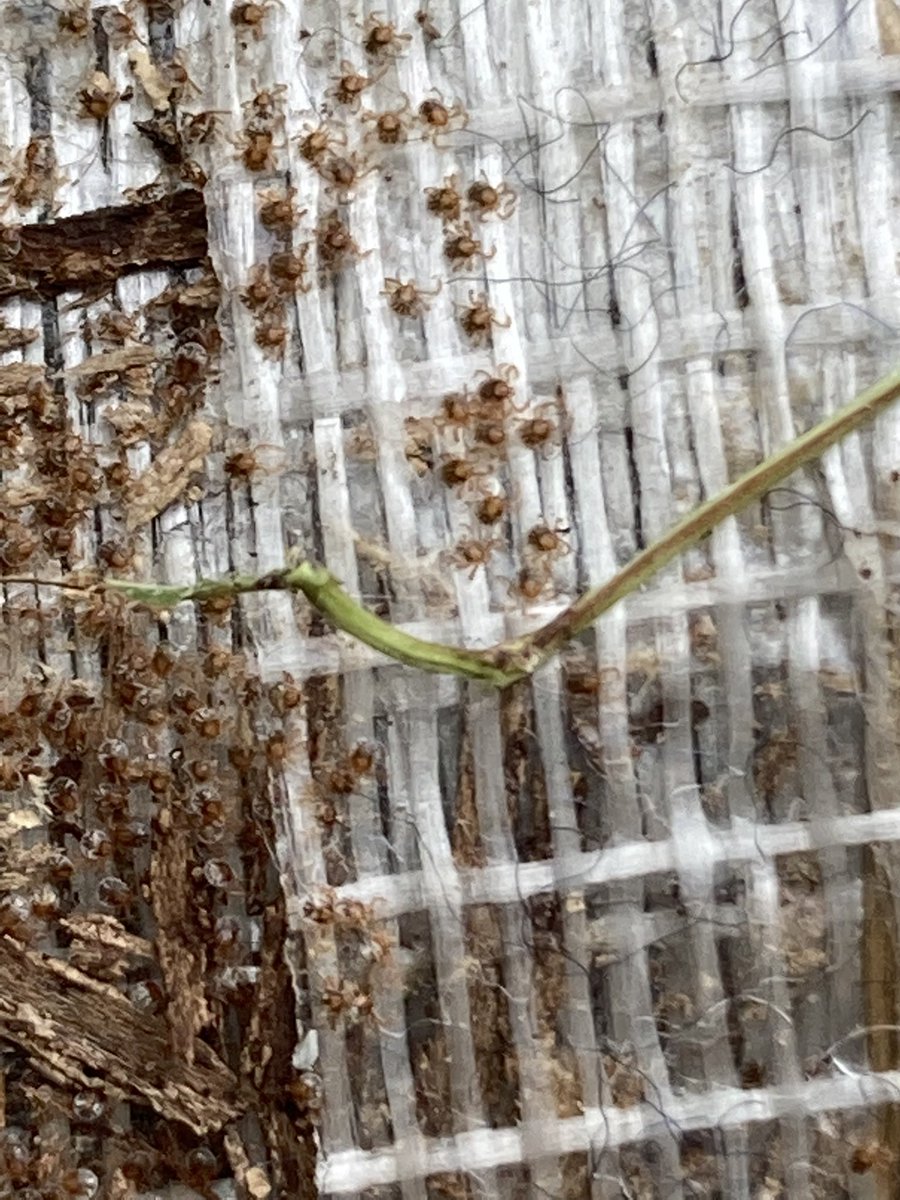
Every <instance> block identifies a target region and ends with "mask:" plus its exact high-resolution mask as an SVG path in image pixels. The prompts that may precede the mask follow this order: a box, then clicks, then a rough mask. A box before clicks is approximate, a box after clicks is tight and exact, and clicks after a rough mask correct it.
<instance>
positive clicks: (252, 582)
mask: <svg viewBox="0 0 900 1200" xmlns="http://www.w3.org/2000/svg"><path fill="white" fill-rule="evenodd" d="M898 397H900V371H895V372H893V373H892V374H891V375H888V376H886V377H885V378H884V379H881V380H879V381H878V382H877V383H874V384H872V386H871V387H869V388H867V389H866V390H865V391H863V392H861V393H860V394H859V395H858V396H857V397H856V399H855V400H853V401H852V402H851V403H850V404H848V405H847V406H846V407H844V408H842V409H839V411H838V412H836V413H834V414H833V415H832V416H830V417H827V418H826V419H825V420H824V421H821V422H820V423H819V424H818V425H815V426H813V428H812V429H810V430H808V431H807V432H806V433H803V434H801V435H800V436H799V437H798V438H795V439H794V440H793V441H792V442H790V443H788V445H787V446H784V447H783V448H782V449H781V450H777V451H776V452H775V453H774V454H772V455H770V456H769V457H768V458H766V459H764V460H763V462H761V463H760V464H759V465H758V466H756V467H753V468H752V469H751V470H750V471H747V472H746V474H744V475H742V476H741V477H740V479H738V480H736V481H735V482H734V483H732V484H729V486H728V487H726V488H724V489H723V490H722V491H721V492H719V493H718V494H717V495H715V496H713V497H712V498H711V499H709V500H705V501H704V502H703V503H702V504H699V505H698V506H697V507H696V508H695V509H694V510H693V511H692V512H690V513H688V515H687V516H686V517H683V518H682V519H681V520H680V521H678V522H677V523H676V524H675V525H673V526H672V528H671V529H670V530H669V531H668V532H667V533H665V534H663V536H662V537H661V538H659V539H658V541H656V542H654V543H653V545H651V546H648V547H647V548H646V549H644V550H641V551H640V552H639V553H638V554H636V555H635V556H634V558H632V560H631V561H630V562H629V563H628V565H627V566H625V567H623V568H622V570H621V571H619V572H617V573H616V574H615V575H614V576H613V577H612V579H609V580H607V582H606V583H603V584H601V585H600V586H599V587H596V588H592V589H590V591H587V592H585V593H584V595H582V596H580V597H579V598H578V599H577V600H575V601H574V603H572V604H571V605H569V607H568V608H566V609H564V610H563V612H561V613H560V614H559V615H558V616H556V617H554V618H553V620H551V621H549V622H547V624H546V625H542V626H541V627H540V628H538V629H535V630H533V631H532V632H531V633H529V634H525V635H524V636H522V637H519V638H514V639H510V640H509V641H505V642H501V643H500V644H499V645H496V646H491V647H489V648H488V649H486V650H468V649H465V648H463V647H457V646H449V645H444V644H443V643H441V642H429V641H426V640H424V639H422V638H417V637H413V636H412V635H411V634H408V633H405V632H404V631H403V630H401V629H398V628H396V627H395V626H393V625H391V624H390V623H389V622H388V621H384V620H382V618H381V617H378V616H376V615H375V613H373V612H370V611H369V610H368V609H367V608H365V607H364V606H363V605H362V604H360V603H359V602H358V601H356V600H354V599H353V598H352V596H350V595H348V593H347V592H346V591H345V590H344V589H343V587H342V586H341V584H340V581H339V580H338V579H336V578H335V576H334V575H332V574H331V572H330V571H329V570H327V568H325V567H322V566H318V565H317V564H315V563H312V562H302V563H300V564H299V565H297V566H293V567H286V568H285V569H284V570H281V571H273V572H271V573H269V574H268V575H263V576H258V577H255V576H247V575H242V576H233V577H231V578H228V579H206V580H201V581H200V582H199V583H194V584H187V585H185V586H183V587H180V586H175V585H165V584H154V583H132V582H131V581H130V580H123V579H104V580H103V581H102V582H101V583H99V584H96V585H84V584H82V585H78V584H75V583H67V582H66V581H65V580H41V579H35V578H31V577H24V576H9V577H5V578H4V579H0V582H9V583H13V582H19V583H34V584H44V585H49V586H55V587H63V588H68V589H69V590H82V591H93V590H95V588H107V589H110V590H112V591H116V592H119V593H121V594H122V595H124V596H126V597H127V598H129V599H131V600H134V601H137V602H139V603H141V604H144V605H147V606H149V607H151V608H156V609H163V608H166V609H167V608H172V607H174V606H175V605H176V604H180V603H182V602H184V601H186V600H194V601H203V600H210V599H214V598H219V597H225V596H228V597H232V596H237V595H241V594H245V593H248V592H263V591H270V590H282V591H283V590H290V591H300V592H302V593H303V594H304V596H306V598H307V600H309V602H310V604H311V605H312V606H313V607H314V608H316V609H317V610H318V611H319V612H321V613H322V614H323V615H324V616H325V617H327V618H328V619H329V620H330V621H331V623H332V624H333V625H334V626H336V628H338V629H340V630H342V631H343V632H344V633H347V634H349V635H350V636H351V637H354V638H356V639H358V640H359V641H361V642H364V643H365V644H366V645H367V646H370V647H371V648H372V649H374V650H378V651H380V652H381V653H383V654H386V655H387V656H388V657H389V658H392V659H395V660H396V661H397V662H402V663H406V664H407V665H409V666H413V667H418V668H419V669H420V670H423V671H434V672H438V673H440V674H450V675H461V676H464V677H465V678H468V679H477V680H481V681H482V682H484V683H489V684H492V685H493V686H495V687H498V688H503V687H508V686H509V685H510V684H513V683H515V682H516V681H517V680H519V679H522V678H524V677H525V676H527V675H530V674H532V673H533V672H534V671H536V670H537V669H538V668H539V667H540V666H541V665H542V664H543V663H545V662H547V661H548V660H549V659H551V658H553V656H554V655H556V654H557V653H558V652H559V651H560V650H561V649H562V648H563V646H565V645H566V643H568V642H569V641H571V640H572V638H574V637H575V636H576V635H577V634H579V633H581V632H582V630H584V629H586V628H587V627H588V626H589V625H592V624H593V623H594V621H596V620H597V619H598V617H600V616H602V614H603V613H605V612H606V611H607V610H608V609H610V608H612V606H613V605H614V604H617V603H618V602H619V601H620V600H623V599H624V598H625V597H626V596H628V595H630V594H631V593H632V592H635V591H636V590H637V589H638V588H639V587H640V586H641V585H642V584H643V583H646V582H647V580H648V579H650V578H651V577H652V576H653V575H655V574H656V573H657V571H659V570H661V569H662V568H663V567H664V566H666V565H667V564H668V563H670V562H671V561H672V560H673V559H674V558H677V557H678V555H680V554H683V553H684V551H686V550H689V549H690V548H691V547H692V546H695V545H696V544H697V543H698V542H700V541H701V540H702V539H703V538H704V537H706V535H707V534H708V533H710V532H711V531H712V530H713V529H714V528H715V527H716V526H717V525H719V524H721V523H722V521H724V520H725V519H726V518H728V517H733V516H735V515H736V514H737V513H739V512H741V511H742V510H743V509H745V508H746V507H747V506H748V505H749V504H752V503H753V501H754V500H758V499H759V498H760V497H761V496H763V495H765V493H766V492H769V491H771V490H772V488H774V487H776V486H777V485H778V484H779V483H782V482H783V481H784V480H785V479H787V478H788V476H790V475H792V474H793V473H794V472H795V471H797V470H798V469H799V468H800V467H803V466H805V465H806V464H807V463H809V462H811V461H812V460H813V459H816V458H819V457H820V456H821V455H822V454H823V453H824V451H825V450H827V449H829V447H831V446H834V445H835V444H836V443H837V442H839V441H841V439H842V438H844V437H846V436H847V434H849V433H852V432H853V430H855V429H857V428H859V426H861V425H863V424H865V423H866V422H868V421H870V420H872V419H873V418H874V417H875V416H876V415H877V414H878V413H879V412H881V411H882V410H884V409H885V408H887V407H888V405H890V404H892V403H893V402H894V400H896V399H897V398H898Z"/></svg>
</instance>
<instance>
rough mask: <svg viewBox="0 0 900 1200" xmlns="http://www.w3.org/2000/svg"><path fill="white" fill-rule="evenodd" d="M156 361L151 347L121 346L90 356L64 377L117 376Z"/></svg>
mask: <svg viewBox="0 0 900 1200" xmlns="http://www.w3.org/2000/svg"><path fill="white" fill-rule="evenodd" d="M155 360H156V352H155V351H154V349H153V347H152V346H145V345H138V346H122V347H121V348H119V349H118V350H104V351H103V352H102V353H101V354H92V355H90V357H89V358H85V359H84V360H83V361H82V362H80V363H76V364H75V366H74V367H69V368H68V370H67V371H66V375H67V377H68V378H70V379H84V378H86V377H88V376H91V375H119V374H121V373H122V372H123V371H127V370H128V368H129V367H138V366H145V365H146V364H148V363H152V362H154V361H155Z"/></svg>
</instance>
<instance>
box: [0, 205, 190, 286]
mask: <svg viewBox="0 0 900 1200" xmlns="http://www.w3.org/2000/svg"><path fill="white" fill-rule="evenodd" d="M17 233H18V245H17V249H16V253H15V254H13V255H11V256H10V257H9V259H8V260H7V261H6V263H5V266H6V268H7V271H5V272H4V277H3V279H2V280H0V296H13V295H16V294H24V295H29V296H38V297H46V296H53V295H56V294H57V293H59V292H63V291H69V290H79V289H80V290H95V289H98V288H103V287H107V286H109V285H111V284H113V283H114V282H115V281H116V280H117V279H118V278H119V277H120V276H121V275H124V274H126V273H127V272H129V271H137V270H145V269H147V268H152V267H177V266H188V265H190V264H195V265H196V264H197V263H199V262H201V261H202V260H203V259H205V258H206V251H207V240H206V207H205V204H204V201H203V196H202V194H201V193H200V192H198V191H195V190H194V189H191V188H185V189H183V190H181V191H178V192H175V193H174V194H173V195H170V196H165V197H163V199H161V200H159V201H158V202H156V203H152V204H133V205H122V206H120V207H116V208H100V209H96V210H95V211H94V212H90V213H80V214H79V215H78V216H74V217H64V218H62V219H61V220H59V221H48V222H46V223H44V224H33V225H23V226H21V228H19V230H18V231H17Z"/></svg>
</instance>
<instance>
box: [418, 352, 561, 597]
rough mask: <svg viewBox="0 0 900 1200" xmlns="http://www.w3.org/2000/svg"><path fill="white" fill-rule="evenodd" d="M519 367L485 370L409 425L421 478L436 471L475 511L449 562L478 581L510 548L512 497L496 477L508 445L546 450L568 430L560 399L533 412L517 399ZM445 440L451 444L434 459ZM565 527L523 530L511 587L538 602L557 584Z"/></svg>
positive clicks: (502, 470)
mask: <svg viewBox="0 0 900 1200" xmlns="http://www.w3.org/2000/svg"><path fill="white" fill-rule="evenodd" d="M517 378H518V372H517V370H516V368H515V367H514V366H513V365H512V364H511V363H503V364H500V366H498V367H497V369H496V371H495V373H493V374H492V373H491V372H488V371H480V372H478V374H477V375H476V377H475V379H474V380H473V383H472V386H471V388H465V389H463V390H461V391H456V392H450V393H448V394H446V395H444V396H443V397H442V398H441V402H440V409H439V412H438V414H437V416H436V417H434V418H432V419H431V420H424V419H422V418H419V417H410V418H408V419H407V422H406V439H407V440H406V457H407V460H408V461H409V462H410V464H411V466H412V467H413V469H414V470H415V472H416V474H417V475H419V476H420V477H423V476H425V475H426V474H428V475H434V476H436V477H437V478H438V479H439V480H440V482H441V483H442V485H443V486H444V487H446V488H448V489H449V490H451V491H452V492H454V493H455V494H456V495H457V496H459V497H461V498H462V499H464V500H466V501H467V502H468V503H469V505H470V508H471V516H472V530H471V533H470V534H469V535H468V536H466V537H464V538H463V539H461V540H460V541H459V542H457V544H456V546H455V547H454V549H453V551H452V553H451V556H450V557H451V561H452V562H453V563H454V564H455V565H456V566H458V567H460V568H462V569H465V570H466V571H467V572H468V575H469V578H474V577H475V575H476V574H477V573H478V571H479V570H480V569H481V568H482V567H485V566H486V565H487V564H488V562H489V561H490V559H491V556H492V555H493V554H494V552H495V551H498V550H502V549H504V548H505V547H506V544H507V542H506V536H503V537H501V536H499V535H500V533H501V532H502V533H504V534H507V533H508V530H507V528H506V526H507V520H508V516H509V505H510V499H509V495H508V493H507V492H506V491H505V490H504V489H503V488H502V486H501V485H500V484H499V482H498V480H499V478H500V477H501V476H503V475H504V474H505V462H506V457H507V454H508V450H509V445H510V442H517V443H518V444H519V445H521V446H524V447H525V448H527V449H529V450H532V451H534V452H535V453H540V454H543V453H548V452H549V451H550V450H551V449H552V448H553V447H555V446H557V445H558V444H559V441H560V439H561V437H562V434H563V431H564V418H563V415H562V413H561V408H560V403H561V397H559V396H558V397H557V400H556V401H555V402H550V403H548V404H545V405H540V406H538V407H537V408H533V409H529V408H528V406H527V405H526V404H524V403H517V395H516V381H517ZM438 438H440V439H441V440H442V441H443V442H444V443H445V444H448V443H449V445H450V447H451V449H450V450H449V451H447V452H445V453H443V454H442V455H441V456H436V454H435V450H434V445H435V441H436V440H437V439H438ZM567 532H568V529H567V528H563V527H558V526H557V527H551V526H550V525H548V524H547V523H545V522H539V523H537V524H536V525H534V526H533V527H532V528H531V529H528V530H527V531H525V535H524V545H523V554H522V565H521V567H520V569H519V571H518V574H517V577H516V579H515V581H514V583H513V585H512V588H511V590H512V591H513V592H515V593H516V594H518V595H520V596H521V597H522V598H524V599H526V600H536V599H538V598H539V597H541V596H542V595H544V594H545V593H546V592H547V591H548V589H550V588H551V587H552V568H553V564H554V562H555V561H556V560H557V559H559V558H560V557H563V556H565V555H567V554H569V553H570V552H571V547H570V545H569V543H568V542H567V541H566V540H565V538H564V537H563V535H564V534H565V533H567Z"/></svg>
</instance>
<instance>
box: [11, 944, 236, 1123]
mask: <svg viewBox="0 0 900 1200" xmlns="http://www.w3.org/2000/svg"><path fill="white" fill-rule="evenodd" d="M0 1035H2V1037H3V1038H4V1039H5V1040H6V1041H8V1042H12V1043H13V1044H14V1045H16V1046H19V1047H21V1049H23V1050H24V1051H25V1052H26V1054H27V1055H28V1057H29V1059H30V1060H31V1062H32V1064H33V1066H34V1067H35V1069H36V1070H38V1071H40V1072H41V1074H43V1075H45V1076H47V1077H49V1078H50V1079H51V1080H54V1081H64V1082H66V1083H68V1084H75V1085H77V1086H78V1087H81V1088H92V1087H94V1086H95V1083H96V1080H97V1079H98V1078H102V1079H103V1086H104V1091H105V1092H106V1093H107V1094H108V1095H110V1096H118V1097H119V1098H123V1099H131V1100H134V1101H136V1102H138V1103H143V1104H148V1105H150V1106H151V1107H152V1108H153V1109H155V1111H156V1112H158V1113H159V1114H160V1115H161V1116H163V1117H166V1118H168V1119H169V1120H174V1121H180V1122H182V1123H183V1124H185V1125H187V1126H189V1127H190V1128H191V1129H192V1130H194V1131H195V1132H196V1133H199V1134H204V1133H208V1132H210V1131H212V1130H216V1129H219V1128H221V1127H222V1126H223V1125H224V1124H226V1123H227V1122H228V1121H230V1120H233V1119H234V1118H235V1117H236V1116H237V1115H238V1114H239V1113H240V1111H241V1108H240V1105H239V1102H238V1098H237V1089H236V1083H235V1078H234V1076H233V1075H232V1073H231V1072H230V1071H229V1070H228V1068H227V1067H226V1066H225V1065H224V1064H223V1063H222V1062H221V1061H220V1060H219V1059H218V1058H216V1056H215V1055H214V1054H213V1052H212V1051H211V1050H210V1049H209V1048H208V1047H207V1046H205V1045H203V1044H198V1046H197V1055H196V1060H195V1062H194V1063H193V1064H191V1065H188V1064H187V1063H186V1062H185V1061H184V1060H183V1059H182V1058H181V1057H180V1056H178V1055H177V1054H173V1052H172V1050H171V1048H170V1045H169V1034H168V1030H167V1028H166V1025H165V1023H164V1022H163V1021H161V1020H160V1019H159V1018H157V1017H153V1016H147V1015H144V1014H142V1013H139V1012H137V1011H136V1010H135V1009H134V1008H133V1007H132V1005H131V1004H130V1003H129V1001H128V1000H127V998H126V997H125V996H123V995H122V993H121V992H119V991H118V990H117V989H116V988H115V987H113V986H111V985H109V984H105V983H100V982H98V981H97V980H94V979H91V978H90V977H89V976H87V975H85V974H83V973H82V972H81V971H78V970H76V969H75V968H74V967H71V966H69V965H68V964H67V963H65V962H63V961H61V960H59V959H54V958H50V957H48V956H46V955H42V954H39V953H37V952H35V951H31V950H27V949H24V948H23V947H21V946H19V945H17V944H16V943H15V942H13V941H11V940H10V939H9V938H2V939H0Z"/></svg>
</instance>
